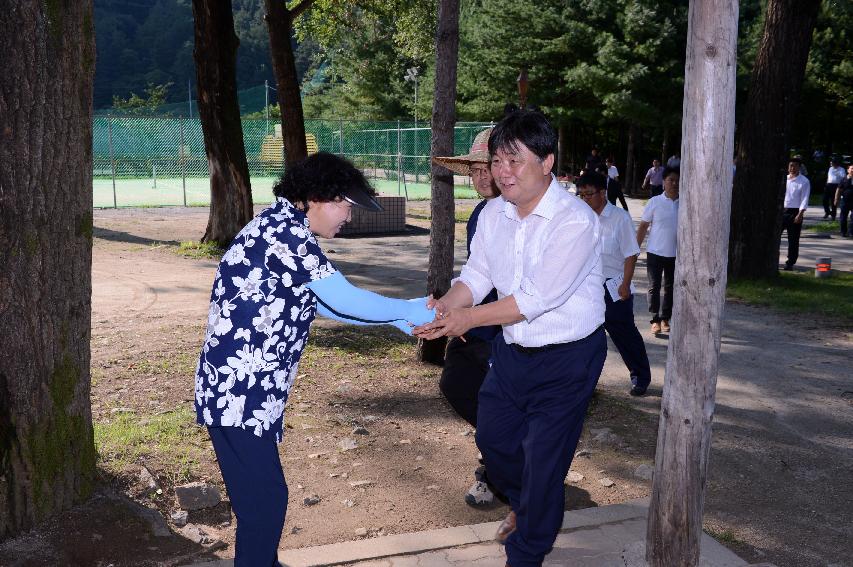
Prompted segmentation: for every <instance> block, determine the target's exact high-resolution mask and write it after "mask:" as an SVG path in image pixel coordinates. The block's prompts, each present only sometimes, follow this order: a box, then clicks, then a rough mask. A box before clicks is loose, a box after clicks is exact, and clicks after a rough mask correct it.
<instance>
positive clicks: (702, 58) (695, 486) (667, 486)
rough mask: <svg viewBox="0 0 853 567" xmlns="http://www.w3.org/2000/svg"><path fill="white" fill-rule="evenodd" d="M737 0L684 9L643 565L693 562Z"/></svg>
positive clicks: (708, 416) (707, 436) (716, 311)
mask: <svg viewBox="0 0 853 567" xmlns="http://www.w3.org/2000/svg"><path fill="white" fill-rule="evenodd" d="M737 22H738V2H737V0H701V1H696V0H692V1H691V2H690V12H689V24H688V32H687V63H686V69H685V79H684V120H683V123H682V148H681V192H680V211H679V216H678V252H677V258H678V259H677V260H676V267H675V297H674V309H673V314H674V323H673V325H672V333H671V334H670V339H669V351H668V353H667V360H666V380H665V384H664V391H663V401H662V404H661V416H660V429H659V431H658V444H657V456H656V462H655V477H654V485H653V487H652V498H651V505H650V508H649V522H648V533H647V538H646V559H647V561H648V562H649V564H650V565H652V566H654V567H687V566H695V565H697V564H698V562H699V542H700V538H701V536H702V509H703V497H704V488H705V481H706V475H707V469H708V453H709V449H710V447H711V420H712V418H713V416H714V391H715V388H716V385H717V360H718V357H719V352H720V333H721V319H722V312H723V304H724V302H725V295H726V264H727V261H728V260H727V251H728V248H727V247H728V240H729V213H730V209H731V183H732V164H731V156H732V151H733V148H734V121H735V62H736V56H737Z"/></svg>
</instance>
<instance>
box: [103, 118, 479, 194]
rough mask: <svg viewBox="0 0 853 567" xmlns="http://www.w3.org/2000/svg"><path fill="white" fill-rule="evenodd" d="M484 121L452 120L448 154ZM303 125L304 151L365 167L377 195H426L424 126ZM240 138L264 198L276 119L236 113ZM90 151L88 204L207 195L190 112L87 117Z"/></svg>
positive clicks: (276, 151) (462, 190)
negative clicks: (187, 114) (91, 178)
mask: <svg viewBox="0 0 853 567" xmlns="http://www.w3.org/2000/svg"><path fill="white" fill-rule="evenodd" d="M489 125H490V124H489V123H485V122H460V123H457V125H456V127H455V137H454V144H455V151H454V154H462V153H467V152H468V150H469V148H470V147H471V142H472V141H473V139H474V137H475V136H476V135H477V134H478V133H479V132H480V131H482V130H483V129H484V128H487V127H489ZM305 130H306V138H307V142H308V146H309V152H311V151H325V152H331V153H335V154H339V155H343V156H344V157H346V158H347V159H349V160H351V161H352V162H353V163H355V164H356V166H358V167H359V168H361V169H362V170H363V171H364V172H365V174H366V175H367V176H368V177H369V178H370V179H371V180H372V182H373V183H374V185H375V186H376V188H377V190H378V191H379V192H380V193H383V194H386V195H402V196H406V197H407V198H409V199H428V198H429V194H430V185H429V184H430V163H429V152H430V138H431V131H430V127H429V124H425V123H422V122H420V123H417V124H416V123H414V122H402V121H399V122H398V121H393V122H380V121H376V122H363V121H346V120H307V121H306V122H305ZM243 143H244V146H245V148H246V158H247V160H248V164H249V173H250V175H251V182H252V193H253V197H254V200H255V202H256V203H268V202H270V201H271V200H272V192H271V188H272V185H273V183H274V182H275V180H276V179H277V178H278V177H279V176H280V175H281V173H282V171H283V165H282V164H283V153H284V150H283V146H282V139H281V127H280V125H279V124H278V121H277V120H266V119H263V118H261V119H244V120H243ZM93 150H94V155H93V167H94V183H93V204H94V206H95V207H133V206H167V205H206V204H208V203H209V201H210V194H209V193H210V190H209V183H208V175H209V171H208V164H207V157H206V154H205V150H204V136H203V134H202V129H201V122H200V121H199V119H198V118H197V117H196V118H182V117H139V116H127V115H125V116H117V115H106V116H105V115H99V116H96V117H95V118H94V124H93ZM457 179H459V178H457ZM459 180H460V181H461V179H459ZM456 196H457V197H458V198H465V197H474V196H476V194H475V192H474V191H473V189H471V187H470V185H468V184H467V182H465V183H463V184H461V185H460V184H458V183H457V189H456Z"/></svg>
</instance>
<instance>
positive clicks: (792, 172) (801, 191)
mask: <svg viewBox="0 0 853 567" xmlns="http://www.w3.org/2000/svg"><path fill="white" fill-rule="evenodd" d="M800 165H801V162H800V160H799V159H797V158H791V161H790V162H788V178H787V180H786V181H785V201H784V205H783V206H784V210H783V211H782V232H784V231H786V230H787V231H788V259H787V260H786V261H785V267H784V268H783V270H785V271H786V272H790V271H791V270H793V269H794V264H796V263H797V258H798V257H799V255H800V232H802V230H803V215H804V214H805V212H806V209H808V208H809V196H810V195H811V191H812V186H811V183H810V182H809V178H808V177H806V176H805V175H803V174H802V173H800Z"/></svg>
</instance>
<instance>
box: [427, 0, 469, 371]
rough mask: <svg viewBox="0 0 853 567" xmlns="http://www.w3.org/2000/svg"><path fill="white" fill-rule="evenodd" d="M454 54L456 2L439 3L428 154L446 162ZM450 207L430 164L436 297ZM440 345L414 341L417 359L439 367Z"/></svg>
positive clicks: (442, 281)
mask: <svg viewBox="0 0 853 567" xmlns="http://www.w3.org/2000/svg"><path fill="white" fill-rule="evenodd" d="M458 53H459V0H439V2H438V28H437V30H436V35H435V97H434V99H433V105H432V144H431V145H432V147H431V148H430V154H431V155H432V156H433V157H435V156H452V155H453V153H454V150H453V127H454V125H455V124H456V65H457V56H458ZM454 205H455V203H454V201H453V173H452V172H451V171H450V170H448V169H445V168H443V167H441V166H439V165H436V164H434V163H433V164H432V201H431V202H430V211H431V214H432V221H431V223H430V234H429V267H428V268H427V290H428V292H429V293H432V294H434V295H436V296H439V295H444V294H445V293H446V292H447V290H448V289H450V278H451V276H452V275H453V239H454V232H455V230H456V219H455V216H454ZM445 342H446V341H444V340H434V341H419V342H418V358H419V359H420V360H422V361H424V362H432V363H434V364H441V363H443V361H444V346H445Z"/></svg>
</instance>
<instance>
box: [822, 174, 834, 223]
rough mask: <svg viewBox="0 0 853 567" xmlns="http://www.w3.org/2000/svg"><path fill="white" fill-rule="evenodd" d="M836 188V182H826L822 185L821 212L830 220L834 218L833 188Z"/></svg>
mask: <svg viewBox="0 0 853 567" xmlns="http://www.w3.org/2000/svg"><path fill="white" fill-rule="evenodd" d="M836 189H838V183H827V184H826V185H824V186H823V212H824V215H829V216H831V217H832V220H835V212H836V209H835V190H836Z"/></svg>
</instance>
